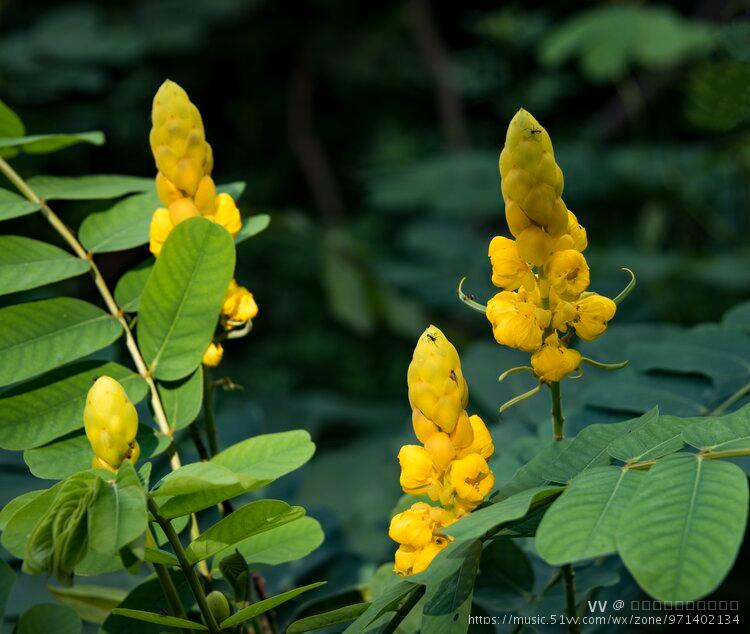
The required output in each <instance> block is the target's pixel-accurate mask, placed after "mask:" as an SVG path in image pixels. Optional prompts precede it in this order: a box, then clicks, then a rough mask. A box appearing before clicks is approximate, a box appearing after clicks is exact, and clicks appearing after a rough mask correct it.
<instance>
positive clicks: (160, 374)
mask: <svg viewBox="0 0 750 634" xmlns="http://www.w3.org/2000/svg"><path fill="white" fill-rule="evenodd" d="M234 261H235V252H234V243H233V242H232V237H231V235H230V234H229V232H228V231H227V230H226V229H224V228H223V227H221V226H219V225H217V224H216V223H213V222H211V221H210V220H206V219H205V218H189V219H188V220H186V221H184V222H181V223H180V224H179V225H177V226H176V227H175V228H174V229H173V230H172V232H171V233H170V234H169V237H168V238H167V241H166V242H165V243H164V247H163V248H162V251H161V253H160V255H159V258H158V260H157V261H156V264H155V265H154V269H153V272H152V274H151V275H150V276H149V278H148V280H147V281H146V288H145V289H144V291H143V296H142V297H141V304H140V309H139V317H138V344H139V346H140V348H141V351H142V353H143V356H144V358H145V360H146V362H147V363H148V364H149V367H150V368H151V370H152V373H153V375H154V377H155V378H157V379H163V380H167V381H172V380H176V379H181V378H182V377H184V376H187V375H188V374H190V373H191V372H192V371H193V370H195V369H196V368H197V367H198V366H199V365H200V363H201V358H202V357H203V353H204V352H205V350H206V348H207V347H208V344H209V343H210V342H211V337H212V336H213V332H214V328H215V327H216V322H217V320H218V317H219V310H220V308H221V304H222V301H223V299H224V295H225V294H226V290H227V287H228V286H229V282H230V280H231V277H232V273H233V271H234Z"/></svg>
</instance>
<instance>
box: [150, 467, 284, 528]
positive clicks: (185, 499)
mask: <svg viewBox="0 0 750 634" xmlns="http://www.w3.org/2000/svg"><path fill="white" fill-rule="evenodd" d="M268 482H269V481H268V480H251V479H247V480H245V479H242V480H241V479H240V477H238V475H237V474H235V473H234V472H232V471H230V470H229V469H226V468H224V467H221V466H219V465H215V464H212V463H210V462H197V463H192V464H188V465H184V466H182V467H180V468H179V469H177V470H176V471H173V472H171V473H169V474H167V475H166V476H165V477H164V478H162V480H161V481H160V482H158V483H157V485H156V488H155V489H154V490H153V491H152V492H151V495H152V496H153V497H154V498H165V497H166V498H168V499H167V500H164V501H162V500H159V512H160V514H161V515H162V516H163V517H166V518H168V519H172V518H175V517H180V516H181V515H188V514H189V513H194V512H196V511H200V510H202V509H205V508H208V507H209V506H213V505H214V504H218V503H219V502H221V501H222V500H229V499H231V498H233V497H236V496H238V495H240V494H242V493H245V492H246V491H248V490H250V489H252V488H260V487H261V486H264V485H266V484H268Z"/></svg>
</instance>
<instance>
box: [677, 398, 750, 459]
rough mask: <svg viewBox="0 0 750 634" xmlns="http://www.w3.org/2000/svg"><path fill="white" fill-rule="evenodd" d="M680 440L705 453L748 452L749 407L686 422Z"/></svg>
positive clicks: (749, 440)
mask: <svg viewBox="0 0 750 634" xmlns="http://www.w3.org/2000/svg"><path fill="white" fill-rule="evenodd" d="M686 423H687V427H685V428H684V429H683V430H682V440H684V441H685V442H686V443H687V444H688V445H690V446H691V447H695V448H696V449H702V450H705V451H738V450H750V405H745V407H743V408H742V409H739V410H737V411H736V412H732V413H731V414H727V415H726V416H711V417H708V418H693V419H687V420H686Z"/></svg>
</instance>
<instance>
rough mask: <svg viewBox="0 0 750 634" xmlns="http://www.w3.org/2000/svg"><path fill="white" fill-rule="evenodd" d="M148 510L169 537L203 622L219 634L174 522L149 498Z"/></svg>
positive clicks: (213, 633) (213, 632)
mask: <svg viewBox="0 0 750 634" xmlns="http://www.w3.org/2000/svg"><path fill="white" fill-rule="evenodd" d="M148 510H149V512H150V513H151V515H152V516H153V518H154V521H156V523H157V524H158V525H159V526H160V527H161V529H162V530H163V531H164V534H165V535H166V536H167V539H168V540H169V543H170V544H171V546H172V550H174V554H175V556H176V557H177V561H179V562H180V568H182V572H183V574H184V575H185V578H186V579H187V581H188V585H190V590H191V591H192V593H193V596H194V597H195V601H196V603H197V604H198V609H199V610H200V611H201V614H202V615H203V622H204V623H205V624H206V627H207V628H208V631H209V632H211V634H218V632H219V631H220V630H219V626H218V624H217V623H216V619H215V618H214V615H213V614H212V613H211V610H210V609H209V607H208V602H207V601H206V593H205V592H204V591H203V586H202V585H201V582H200V580H199V579H198V575H197V574H196V573H195V568H193V564H191V563H190V561H189V560H188V558H187V554H186V553H185V549H184V548H183V547H182V542H180V538H179V537H178V535H177V533H176V532H175V530H174V528H173V527H172V522H170V521H169V520H168V519H165V518H163V517H162V516H161V515H159V507H158V506H157V504H156V502H154V500H153V499H151V498H148Z"/></svg>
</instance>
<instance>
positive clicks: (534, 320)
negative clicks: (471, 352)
mask: <svg viewBox="0 0 750 634" xmlns="http://www.w3.org/2000/svg"><path fill="white" fill-rule="evenodd" d="M537 295H538V294H537V293H528V292H527V291H526V290H525V289H523V288H521V289H519V290H518V291H515V292H513V291H503V292H501V293H498V294H497V295H495V296H494V297H493V298H492V299H491V300H490V301H489V302H487V319H488V320H489V322H490V324H492V332H493V334H494V335H495V339H496V340H497V342H498V343H500V344H503V345H506V346H509V347H511V348H517V349H518V350H524V351H526V352H533V351H534V350H536V349H537V348H539V346H541V345H542V335H543V333H544V329H545V328H547V326H548V325H549V323H550V320H551V313H550V311H549V310H546V309H543V308H541V307H540V306H539V304H538V302H539V300H538V297H537Z"/></svg>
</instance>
